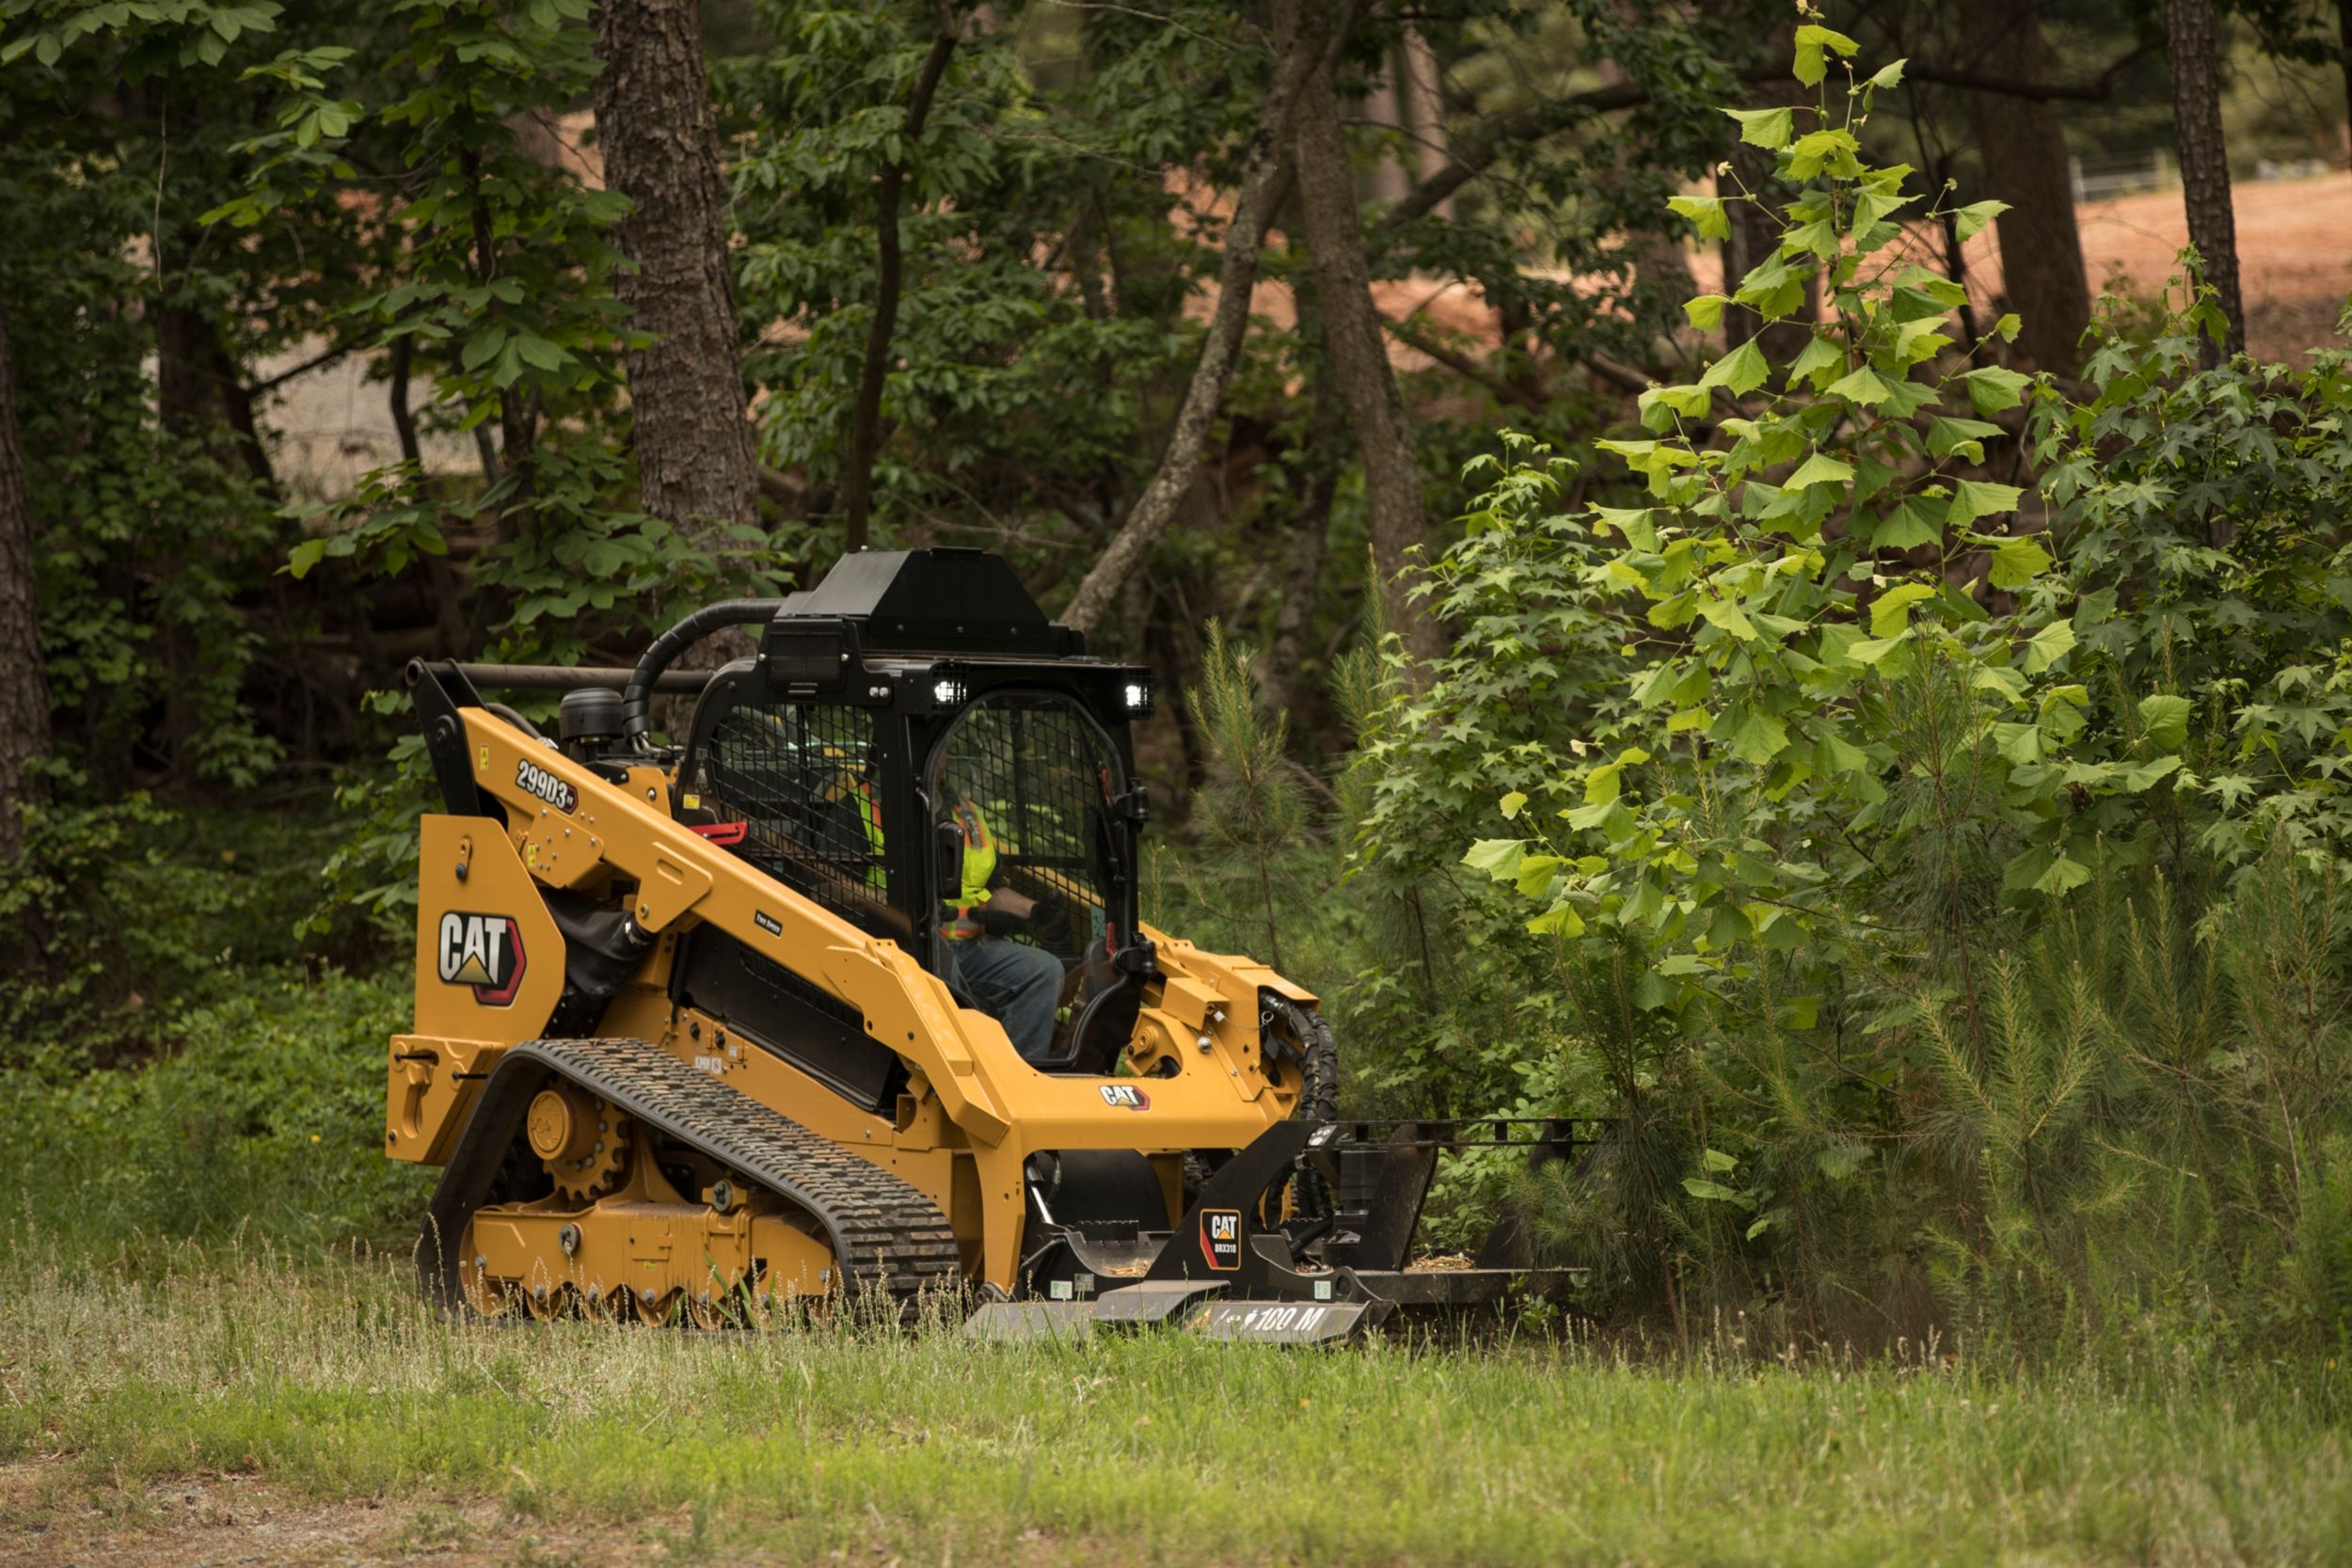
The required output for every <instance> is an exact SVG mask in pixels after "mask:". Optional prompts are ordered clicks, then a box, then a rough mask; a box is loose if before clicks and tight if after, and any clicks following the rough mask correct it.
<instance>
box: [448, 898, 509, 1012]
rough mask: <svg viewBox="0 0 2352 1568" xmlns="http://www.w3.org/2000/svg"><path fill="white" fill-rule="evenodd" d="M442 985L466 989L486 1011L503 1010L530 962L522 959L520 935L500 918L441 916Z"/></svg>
mask: <svg viewBox="0 0 2352 1568" xmlns="http://www.w3.org/2000/svg"><path fill="white" fill-rule="evenodd" d="M439 956H440V966H439V967H440V975H441V983H442V984H443V985H449V986H465V987H467V988H468V989H469V990H471V991H472V992H473V999H474V1000H475V1001H476V1002H478V1003H480V1004H481V1005H482V1006H485V1007H503V1006H506V1005H507V1004H509V1003H511V1002H513V1001H514V1000H515V992H516V990H519V989H520V988H521V986H522V983H523V970H524V969H525V968H526V967H527V966H528V962H529V960H527V959H526V958H524V957H523V934H522V931H521V929H520V927H517V926H516V924H515V922H514V921H513V920H511V919H510V918H508V917H507V916H505V915H502V914H462V913H459V912H456V911H452V912H450V913H448V914H445V915H443V916H441V942H440V955H439Z"/></svg>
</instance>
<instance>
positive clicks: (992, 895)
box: [982, 887, 1037, 920]
mask: <svg viewBox="0 0 2352 1568" xmlns="http://www.w3.org/2000/svg"><path fill="white" fill-rule="evenodd" d="M982 908H984V909H986V910H987V911H988V912H989V913H991V914H1001V915H1007V916H1009V917H1010V918H1012V919H1014V920H1034V919H1036V918H1037V900H1036V899H1034V898H1032V897H1030V896H1029V895H1027V894H1025V893H1015V892H1014V891H1013V890H1012V889H1010V888H1009V887H1000V888H991V889H990V890H989V894H988V902H987V903H986V904H985V905H983V906H982Z"/></svg>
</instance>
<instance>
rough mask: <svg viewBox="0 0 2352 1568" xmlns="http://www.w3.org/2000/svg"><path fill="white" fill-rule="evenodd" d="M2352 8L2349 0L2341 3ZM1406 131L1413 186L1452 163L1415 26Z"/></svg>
mask: <svg viewBox="0 0 2352 1568" xmlns="http://www.w3.org/2000/svg"><path fill="white" fill-rule="evenodd" d="M2344 3H2345V4H2347V5H2352V0H2344ZM1404 53H1405V76H1404V84H1403V85H1404V87H1405V128H1406V130H1407V131H1408V132H1410V133H1411V134H1412V138H1413V167H1414V173H1415V176H1416V179H1415V183H1417V184H1418V183H1420V182H1422V181H1429V180H1435V179H1436V178H1437V177H1438V175H1440V174H1443V173H1444V172H1445V167H1446V166H1447V165H1448V164H1450V163H1452V162H1453V161H1454V147H1453V144H1452V143H1451V142H1450V141H1448V140H1447V139H1446V134H1445V88H1444V86H1443V84H1442V82H1441V80H1440V77H1439V73H1438V52H1437V51H1436V50H1434V49H1432V48H1430V47H1429V40H1427V39H1426V38H1424V37H1422V33H1421V30H1420V29H1419V28H1416V27H1407V28H1406V29H1405V51H1404ZM1430 211H1432V212H1434V213H1436V214H1438V216H1439V217H1441V218H1447V219H1451V218H1452V217H1453V216H1454V198H1452V197H1446V198H1441V199H1440V200H1439V201H1438V204H1437V205H1436V206H1435V207H1433V208H1431V209H1430Z"/></svg>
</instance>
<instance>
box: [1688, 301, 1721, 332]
mask: <svg viewBox="0 0 2352 1568" xmlns="http://www.w3.org/2000/svg"><path fill="white" fill-rule="evenodd" d="M1730 303H1731V299H1730V297H1729V296H1728V295H1725V294H1701V295H1699V296H1698V297H1697V298H1696V299H1686V300H1684V301H1683V302H1682V315H1683V319H1684V320H1685V321H1688V322H1689V323H1690V324H1691V325H1692V326H1694V327H1696V328H1698V329H1699V330H1700V331H1701V332H1712V331H1714V330H1715V329H1716V328H1717V327H1719V326H1721V325H1723V324H1724V306H1726V305H1729V304H1730Z"/></svg>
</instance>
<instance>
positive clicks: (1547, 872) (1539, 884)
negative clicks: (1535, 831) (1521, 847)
mask: <svg viewBox="0 0 2352 1568" xmlns="http://www.w3.org/2000/svg"><path fill="white" fill-rule="evenodd" d="M1565 864H1567V861H1566V860H1565V859H1564V858H1562V857H1561V856H1558V855H1530V856H1528V857H1527V858H1526V859H1525V860H1523V861H1521V862H1519V877H1518V891H1519V896H1520V897H1522V898H1540V897H1542V896H1543V895H1545V894H1547V893H1549V892H1550V891H1551V883H1552V879H1553V875H1554V874H1555V873H1556V872H1558V871H1559V869H1560V868H1561V867H1562V866H1564V865H1565Z"/></svg>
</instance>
